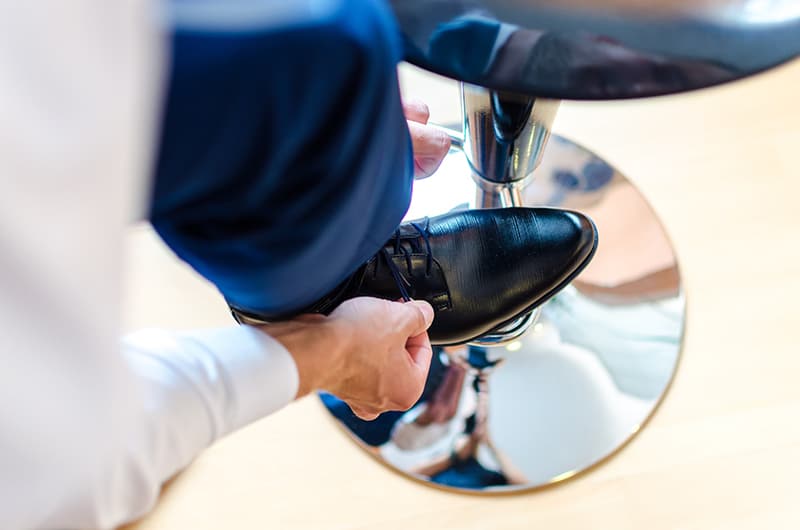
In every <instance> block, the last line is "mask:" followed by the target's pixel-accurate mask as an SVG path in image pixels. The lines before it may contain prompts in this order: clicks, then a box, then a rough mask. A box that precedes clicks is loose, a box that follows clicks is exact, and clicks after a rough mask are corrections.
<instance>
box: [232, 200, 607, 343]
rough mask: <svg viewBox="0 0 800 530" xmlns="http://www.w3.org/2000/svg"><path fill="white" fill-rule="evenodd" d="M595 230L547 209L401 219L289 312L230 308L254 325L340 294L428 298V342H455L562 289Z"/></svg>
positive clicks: (338, 299)
mask: <svg viewBox="0 0 800 530" xmlns="http://www.w3.org/2000/svg"><path fill="white" fill-rule="evenodd" d="M596 248H597V230H596V228H595V226H594V223H592V221H591V220H589V218H588V217H586V216H584V215H582V214H580V213H577V212H570V211H564V210H557V209H550V208H500V209H496V210H466V211H459V212H453V213H448V214H445V215H441V216H438V217H432V218H429V219H425V220H422V221H413V222H409V223H404V224H402V225H401V226H400V228H398V229H397V232H396V233H395V236H394V237H393V238H392V239H390V240H389V241H388V242H387V243H386V245H385V246H384V247H383V248H382V249H381V250H380V251H379V252H378V253H377V254H375V256H373V257H372V258H371V259H370V260H369V261H367V263H365V264H364V265H363V266H361V267H360V268H359V269H358V271H356V272H355V273H354V274H353V275H351V276H350V277H349V278H347V279H346V280H345V281H344V282H343V283H342V284H341V285H340V286H339V287H337V288H336V289H334V290H333V291H332V292H331V293H329V294H328V295H327V296H325V297H323V298H322V299H321V300H319V301H318V302H317V303H315V304H313V305H312V306H310V307H307V308H304V309H303V310H301V311H297V312H295V313H294V314H284V315H261V314H252V313H247V312H244V311H241V310H238V309H236V308H233V307H232V308H231V310H232V312H233V314H234V317H235V318H236V320H237V321H239V322H240V323H243V324H259V323H264V322H274V321H277V320H284V319H287V318H291V317H292V316H295V315H297V314H300V313H324V314H328V313H330V312H331V311H333V310H334V309H335V308H336V306H338V305H339V304H340V303H342V302H343V301H344V300H347V299H349V298H354V297H357V296H373V297H377V298H384V299H387V300H398V299H400V298H403V299H406V300H409V299H416V300H427V301H428V302H430V304H431V305H432V306H433V308H434V311H435V318H434V320H433V324H432V325H431V327H430V329H429V330H428V336H429V337H430V339H431V343H433V344H436V345H442V346H444V345H452V344H462V343H465V342H469V341H471V340H475V339H477V338H478V337H480V336H482V335H485V334H487V333H489V332H492V331H494V330H496V329H498V328H502V327H503V326H504V325H506V324H508V323H509V322H510V321H513V320H514V319H515V318H517V317H518V316H520V315H523V314H525V313H527V312H529V311H531V310H533V309H534V308H536V307H537V306H539V305H540V304H542V303H543V302H545V301H546V300H548V299H549V298H550V297H551V296H553V295H554V294H556V293H557V292H558V291H560V290H561V289H562V288H563V287H565V286H566V285H567V284H568V283H569V282H570V281H572V279H573V278H575V276H577V275H578V273H580V272H581V271H582V270H583V268H584V267H586V265H587V264H588V263H589V261H591V258H592V255H593V254H594V251H595V249H596Z"/></svg>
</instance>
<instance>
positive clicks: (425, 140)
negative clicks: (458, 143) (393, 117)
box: [408, 121, 450, 179]
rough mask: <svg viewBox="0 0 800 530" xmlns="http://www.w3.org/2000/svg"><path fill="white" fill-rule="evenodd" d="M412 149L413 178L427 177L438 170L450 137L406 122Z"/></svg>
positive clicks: (435, 130)
mask: <svg viewBox="0 0 800 530" xmlns="http://www.w3.org/2000/svg"><path fill="white" fill-rule="evenodd" d="M408 131H409V133H410V134H411V143H412V145H413V149H414V178H417V179H420V178H425V177H429V176H430V175H432V174H433V172H434V171H436V169H438V167H439V164H441V163H442V160H444V157H445V156H447V152H448V151H449V150H450V137H449V136H447V134H445V133H444V132H443V131H440V130H438V129H434V128H433V127H430V126H427V125H421V124H419V123H414V122H413V121H409V122H408Z"/></svg>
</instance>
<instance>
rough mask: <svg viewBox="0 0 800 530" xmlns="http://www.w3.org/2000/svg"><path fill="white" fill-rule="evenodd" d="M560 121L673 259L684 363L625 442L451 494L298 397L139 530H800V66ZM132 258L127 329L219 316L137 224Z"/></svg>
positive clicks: (440, 91) (416, 82) (221, 448)
mask: <svg viewBox="0 0 800 530" xmlns="http://www.w3.org/2000/svg"><path fill="white" fill-rule="evenodd" d="M404 88H405V89H406V92H408V93H416V94H417V95H419V96H421V97H423V98H424V99H426V100H428V101H429V102H430V103H431V105H432V107H433V110H434V112H433V117H434V118H435V119H437V120H439V121H443V122H446V121H451V120H453V119H454V118H455V116H456V113H457V102H456V99H455V95H456V91H455V87H454V86H453V85H452V84H449V83H446V84H442V83H440V82H433V81H430V80H429V79H424V78H420V76H419V74H417V73H414V72H406V77H405V83H404ZM556 130H557V132H560V133H561V134H564V135H566V136H568V137H570V138H572V139H575V140H578V141H580V142H582V143H584V144H585V145H586V146H588V147H590V148H591V149H593V150H595V151H596V152H598V153H601V154H603V155H604V156H605V157H606V158H607V160H608V161H609V162H611V163H612V164H614V165H616V166H617V167H618V168H619V169H621V170H622V171H623V172H625V173H626V174H627V175H628V176H629V177H631V178H632V180H633V181H634V182H636V183H637V184H638V185H639V186H640V187H641V188H642V190H643V191H644V192H645V194H646V195H647V196H648V197H649V199H650V200H651V201H652V203H653V205H654V207H655V208H656V210H657V211H658V212H659V213H660V214H661V215H662V217H663V220H664V222H665V224H666V226H667V229H668V231H669V233H670V236H671V237H672V239H673V241H674V243H675V245H676V247H677V250H678V255H679V258H680V260H681V268H682V273H683V276H684V280H685V285H686V290H687V294H688V299H689V321H688V329H687V334H686V341H685V348H684V354H683V360H682V362H681V366H680V370H679V373H678V375H677V378H676V380H675V382H674V384H673V386H672V389H671V391H670V393H669V395H668V396H667V399H666V401H665V403H664V404H663V405H662V407H661V408H660V410H659V411H658V412H657V414H656V416H655V418H654V419H653V421H652V422H650V424H649V426H648V427H647V428H646V429H644V431H643V432H642V433H641V434H640V435H639V436H638V437H637V438H636V439H635V440H634V441H633V442H632V443H631V444H630V445H629V446H628V447H627V449H625V450H624V451H623V452H622V453H620V454H619V455H618V456H617V457H615V458H614V459H612V460H611V461H609V462H608V463H606V464H605V465H603V466H601V467H600V468H599V469H597V470H595V471H594V472H592V473H589V474H587V475H584V476H581V477H579V478H577V479H575V480H573V481H569V482H567V483H565V484H564V485H561V486H558V487H555V488H551V489H549V490H546V491H542V492H539V493H533V494H524V495H518V496H510V497H501V498H489V499H486V498H478V497H474V496H464V495H456V494H450V493H445V492H441V491H435V490H432V489H428V488H426V487H423V486H421V485H419V484H416V483H412V482H410V481H408V480H405V479H403V478H401V477H400V476H397V475H395V474H393V473H391V472H389V471H388V470H387V469H385V468H383V467H382V466H381V465H379V464H377V463H376V462H374V461H373V460H372V459H370V458H367V457H366V456H365V455H363V454H362V453H361V452H360V451H359V450H358V449H357V448H356V447H354V446H353V445H352V444H351V443H350V442H349V441H348V440H347V439H346V438H345V437H344V435H343V434H342V433H341V432H339V431H338V430H337V428H336V427H335V426H334V424H333V423H332V421H331V420H329V418H328V417H327V416H326V414H325V413H324V412H323V410H322V408H321V406H320V405H319V404H318V403H317V401H316V400H314V399H305V400H303V401H301V402H299V403H296V404H293V405H291V406H289V407H288V408H286V409H285V410H283V411H282V412H280V413H278V414H276V415H274V416H273V417H270V418H267V419H265V420H263V421H260V422H258V423H256V424H254V425H252V426H251V427H249V428H247V429H245V430H243V431H241V432H239V433H237V434H235V435H233V436H230V437H229V438H227V439H225V440H223V441H222V442H220V443H219V444H217V445H216V446H214V447H212V448H211V449H210V450H208V451H206V452H205V453H204V454H203V455H201V456H200V458H198V459H197V461H196V462H195V463H194V464H193V465H192V466H191V467H190V468H189V469H188V470H186V471H185V472H184V473H183V474H181V475H180V476H179V477H178V478H177V479H175V480H174V481H173V482H172V484H171V485H170V486H169V487H168V488H167V490H166V491H165V493H164V495H163V497H162V499H161V502H160V504H159V506H158V507H157V509H156V510H155V511H154V512H153V513H152V515H150V516H149V517H147V518H146V519H144V520H143V521H141V522H140V523H139V524H138V525H135V526H134V527H133V528H135V529H136V530H177V529H184V528H185V529H192V530H204V529H209V530H211V529H214V530H217V529H237V530H238V529H242V530H244V529H259V530H263V529H267V528H275V529H287V530H291V529H339V530H344V529H349V530H355V529H359V530H361V529H364V530H366V529H373V528H374V529H378V528H380V529H386V530H390V529H402V530H408V529H411V528H413V529H428V528H430V529H459V530H469V529H475V530H478V529H480V530H484V529H523V528H525V529H527V528H546V529H559V530H569V529H588V528H592V529H596V528H603V529H605V528H608V529H614V530H628V529H631V530H641V529H645V528H646V529H648V530H660V529H671V530H693V529H706V530H712V529H719V530H723V529H724V530H740V529H753V530H762V529H770V530H777V529H798V528H800V484H799V483H798V480H800V309H798V301H800V62H795V63H794V64H792V65H788V66H785V67H782V68H779V69H777V70H774V71H772V72H770V73H767V74H764V75H762V76H759V77H757V78H754V79H749V80H746V81H742V82H739V83H734V84H732V85H729V86H726V87H722V88H715V89H709V90H704V91H700V92H697V93H693V94H688V95H680V96H671V97H664V98H658V99H651V100H642V101H634V102H622V103H565V104H564V105H563V106H562V110H561V111H560V114H559V117H558V119H557V120H556ZM129 253H130V254H129V258H128V263H129V267H128V281H127V292H128V302H127V305H126V308H127V314H126V326H127V327H128V328H136V327H141V326H145V325H148V326H149V325H156V326H168V327H171V326H209V325H217V324H228V323H229V322H230V321H229V320H228V316H227V313H226V311H225V308H224V307H223V306H222V304H221V303H220V301H219V300H218V298H217V297H216V295H215V294H214V292H213V290H212V289H211V288H209V287H208V286H207V285H205V284H203V283H202V282H200V281H199V280H198V279H197V278H196V277H194V276H193V275H191V274H190V273H189V272H188V271H187V270H186V268H185V267H183V266H181V265H179V264H178V263H177V262H175V260H174V259H173V258H172V257H170V256H169V255H168V254H167V253H166V252H165V251H164V250H163V249H162V248H161V247H160V246H158V245H157V244H156V243H155V242H154V239H153V237H152V234H151V233H150V232H149V230H148V229H146V228H144V227H139V228H136V229H134V230H132V234H131V237H130V240H129Z"/></svg>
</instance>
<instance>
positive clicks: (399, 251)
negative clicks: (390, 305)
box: [375, 217, 433, 302]
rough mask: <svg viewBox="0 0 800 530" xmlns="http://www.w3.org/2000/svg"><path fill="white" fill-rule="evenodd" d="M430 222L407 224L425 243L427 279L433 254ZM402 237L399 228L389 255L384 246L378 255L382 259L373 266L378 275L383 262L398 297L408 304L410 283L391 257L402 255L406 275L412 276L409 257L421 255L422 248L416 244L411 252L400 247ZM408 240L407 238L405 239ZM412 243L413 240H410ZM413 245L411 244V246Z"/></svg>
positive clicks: (431, 265)
mask: <svg viewBox="0 0 800 530" xmlns="http://www.w3.org/2000/svg"><path fill="white" fill-rule="evenodd" d="M430 222H431V220H430V219H429V218H427V217H426V218H425V221H424V224H423V225H422V226H420V224H419V223H417V222H414V221H412V222H410V223H409V224H410V225H411V226H412V227H414V230H416V231H417V233H418V234H419V236H420V237H421V238H422V241H424V242H425V276H426V277H428V276H430V274H431V269H432V267H433V253H432V252H431V242H430V240H429V239H428V237H429V236H430V233H429V228H430ZM403 239H404V238H403V236H402V235H401V233H400V228H398V229H397V230H395V232H394V244H393V245H392V252H391V253H390V252H389V250H388V249H387V248H386V247H387V246H388V245H385V246H384V247H383V248H382V249H381V251H380V255H381V257H382V258H383V259H378V260H377V263H376V265H375V274H376V275H377V274H378V268H379V267H380V263H381V261H383V262H384V263H385V264H386V266H387V267H388V268H389V271H390V272H391V273H392V277H393V278H394V281H395V283H396V284H397V288H398V290H399V291H400V296H402V297H403V300H404V301H406V302H408V301H410V300H411V296H410V295H409V294H408V288H409V287H411V282H410V281H409V280H408V278H406V277H405V275H403V272H402V271H401V270H400V267H398V266H397V264H396V263H395V262H394V260H393V259H392V257H393V256H399V255H402V256H404V257H405V261H406V268H407V269H408V274H409V275H411V276H413V274H412V266H413V264H412V261H411V255H412V252H414V253H417V254H418V253H421V252H422V248H421V246H419V244H417V248H412V250H411V251H409V249H408V248H407V247H406V246H403V245H402V241H403ZM405 239H406V240H408V237H406V238H405ZM412 241H413V240H412ZM412 245H413V244H412Z"/></svg>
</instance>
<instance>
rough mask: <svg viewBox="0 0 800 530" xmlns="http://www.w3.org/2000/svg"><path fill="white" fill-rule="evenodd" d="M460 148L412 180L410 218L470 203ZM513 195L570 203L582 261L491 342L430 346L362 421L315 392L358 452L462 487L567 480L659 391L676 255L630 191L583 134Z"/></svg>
mask: <svg viewBox="0 0 800 530" xmlns="http://www.w3.org/2000/svg"><path fill="white" fill-rule="evenodd" d="M474 195H475V184H474V183H473V182H472V180H471V178H470V174H469V168H468V167H467V164H466V161H465V160H464V158H463V155H462V154H461V153H453V154H451V155H449V156H448V158H447V159H446V160H445V162H444V163H443V165H442V167H441V168H440V170H439V171H438V172H437V173H436V174H435V175H434V176H433V177H431V178H429V179H427V180H425V181H419V182H418V183H417V185H416V188H415V190H414V199H413V202H412V205H411V208H410V210H409V214H408V218H417V217H422V216H425V215H437V214H440V213H444V212H446V211H449V210H452V209H454V208H464V207H469V206H470V205H471V204H473V201H474ZM523 196H524V199H525V203H526V204H528V205H536V206H542V205H547V206H553V207H558V208H567V209H574V210H580V211H582V212H584V213H586V214H588V215H589V216H591V217H592V218H593V219H594V220H595V223H596V224H597V227H598V231H599V233H600V244H599V247H598V250H597V253H596V255H595V259H594V261H593V262H592V263H591V264H590V265H589V267H588V268H587V269H586V270H585V271H584V272H583V273H582V274H581V275H580V276H579V277H578V279H577V280H575V281H574V282H573V283H572V284H571V285H570V286H569V287H567V288H566V289H564V290H563V291H562V292H561V293H559V294H558V295H556V296H555V297H554V298H553V299H551V300H550V301H549V302H547V303H546V304H545V305H543V306H542V308H541V312H540V314H539V315H538V320H537V321H536V323H535V324H534V325H533V326H531V328H530V329H529V331H528V332H527V333H526V334H524V335H523V336H522V337H520V338H519V339H517V340H515V341H513V342H510V343H508V344H505V345H503V346H496V347H486V346H478V345H464V346H457V347H449V348H444V349H443V348H436V349H435V351H434V359H433V362H432V365H431V371H430V374H429V376H428V381H427V384H426V387H425V390H424V392H423V395H422V397H421V398H420V400H419V402H418V403H417V404H416V405H415V406H414V407H413V408H412V409H411V410H409V411H407V412H390V413H386V414H383V415H381V416H380V417H379V418H378V419H376V420H375V421H372V422H366V421H362V420H360V419H358V418H357V417H355V416H354V415H353V414H352V412H351V411H350V409H349V408H348V407H347V405H346V404H345V403H343V402H341V401H339V400H338V399H336V398H335V397H333V396H330V395H323V396H321V397H322V400H323V403H324V404H325V405H326V406H327V408H328V409H329V410H330V412H331V413H332V414H333V415H334V416H335V417H336V418H337V420H338V421H339V422H340V423H341V424H342V426H343V427H344V428H345V429H346V430H347V431H348V432H349V433H350V434H351V435H352V436H353V437H354V439H355V440H356V441H357V442H358V443H359V444H360V445H361V446H362V447H364V448H365V449H366V450H367V451H368V452H369V453H370V454H372V455H373V456H375V457H376V458H378V459H379V460H380V461H382V462H384V463H385V464H387V465H388V466H390V467H392V468H394V469H396V470H398V471H400V472H401V473H403V474H405V475H408V476H410V477H413V478H416V479H418V480H422V481H425V482H428V483H431V484H434V485H437V486H439V487H445V488H449V489H456V490H462V491H463V490H469V491H473V492H503V491H515V490H527V489H532V488H537V487H541V486H545V485H548V484H552V483H555V482H559V481H561V480H565V479H567V478H569V477H571V476H574V475H575V474H577V473H580V472H581V471H584V470H586V469H588V468H590V467H592V466H594V465H595V464H597V463H598V462H601V461H602V460H604V459H606V458H608V457H609V456H610V455H612V454H614V453H615V452H616V451H617V450H618V449H619V448H620V447H622V446H623V445H625V443H627V441H628V440H630V438H631V437H632V436H633V435H634V434H635V433H636V432H637V431H638V430H639V429H640V428H641V426H642V425H643V424H644V423H645V422H646V421H647V419H648V418H649V417H650V415H651V414H652V413H653V411H654V409H655V407H656V406H657V405H658V403H659V402H660V401H661V399H662V398H663V396H664V393H665V392H666V390H667V388H668V386H669V383H670V381H671V380H672V377H673V375H674V373H675V370H676V368H677V363H678V358H679V353H680V347H681V341H682V336H683V327H684V316H685V301H684V297H683V294H682V290H681V284H680V276H679V273H678V267H677V260H676V257H675V254H674V251H673V249H672V245H671V244H670V242H669V239H668V238H667V235H666V233H665V232H664V229H663V227H662V226H661V224H660V223H659V221H658V218H657V217H656V215H655V214H654V212H653V211H652V209H651V208H650V207H649V205H648V203H647V202H646V201H645V199H644V197H643V196H642V195H641V194H640V193H639V191H638V190H637V189H636V188H635V187H634V186H633V185H632V184H631V183H630V181H628V180H627V179H626V178H624V177H623V176H622V175H621V174H620V173H619V172H617V171H616V170H615V169H614V168H612V167H611V166H609V165H608V164H606V163H605V162H604V161H603V160H601V159H600V158H598V157H597V156H595V155H594V154H593V153H591V152H589V151H587V150H585V149H583V148H582V147H580V146H578V145H576V144H574V143H572V142H570V141H568V140H566V139H563V138H560V137H553V138H552V139H551V141H550V143H549V145H548V148H547V149H546V151H545V155H544V160H543V161H542V164H541V166H540V167H539V169H537V171H536V173H535V178H534V179H533V182H532V184H531V185H530V186H528V187H527V188H526V189H525V190H523Z"/></svg>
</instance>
